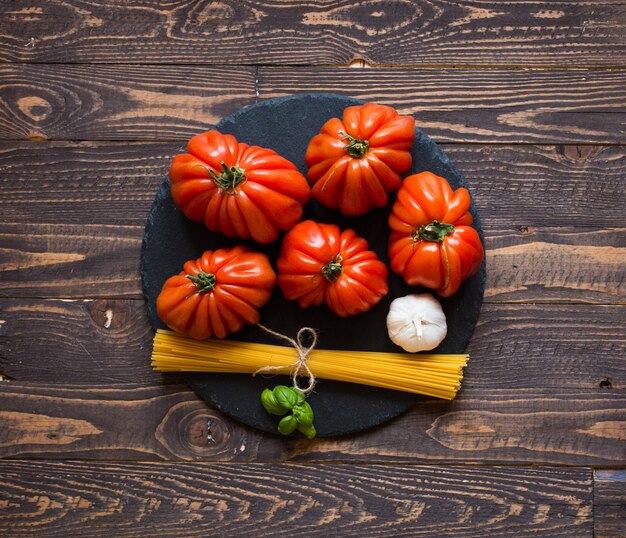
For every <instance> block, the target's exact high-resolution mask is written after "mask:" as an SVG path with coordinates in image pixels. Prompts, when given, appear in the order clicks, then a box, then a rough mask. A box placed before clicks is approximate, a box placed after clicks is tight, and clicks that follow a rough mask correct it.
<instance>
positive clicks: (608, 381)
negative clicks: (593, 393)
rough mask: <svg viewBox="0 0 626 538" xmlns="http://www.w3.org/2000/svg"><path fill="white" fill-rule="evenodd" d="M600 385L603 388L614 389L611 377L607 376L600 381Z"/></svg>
mask: <svg viewBox="0 0 626 538" xmlns="http://www.w3.org/2000/svg"><path fill="white" fill-rule="evenodd" d="M598 386H599V387H600V388H601V389H612V388H613V383H611V378H609V377H605V378H604V379H603V380H602V381H600V383H599V384H598Z"/></svg>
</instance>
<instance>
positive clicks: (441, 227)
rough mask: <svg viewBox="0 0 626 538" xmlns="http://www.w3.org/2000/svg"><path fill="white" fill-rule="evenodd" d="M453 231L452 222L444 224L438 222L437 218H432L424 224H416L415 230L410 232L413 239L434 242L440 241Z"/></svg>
mask: <svg viewBox="0 0 626 538" xmlns="http://www.w3.org/2000/svg"><path fill="white" fill-rule="evenodd" d="M452 232H454V226H453V225H452V224H446V223H444V222H439V221H438V220H433V221H432V222H431V223H430V224H428V225H426V226H418V227H417V228H416V229H415V231H414V232H413V233H412V234H411V237H413V241H421V240H422V239H423V240H424V241H434V242H436V243H441V242H443V240H444V239H445V237H446V235H449V234H451V233H452Z"/></svg>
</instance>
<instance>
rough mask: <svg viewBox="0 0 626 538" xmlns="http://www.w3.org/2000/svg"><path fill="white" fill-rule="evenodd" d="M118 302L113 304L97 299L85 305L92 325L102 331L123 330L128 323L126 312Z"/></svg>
mask: <svg viewBox="0 0 626 538" xmlns="http://www.w3.org/2000/svg"><path fill="white" fill-rule="evenodd" d="M122 304H123V303H120V302H119V301H118V302H116V303H115V304H113V303H111V302H110V301H107V300H106V299H98V300H95V301H90V302H89V303H87V305H88V306H87V308H88V309H89V315H90V316H91V319H93V321H94V323H95V324H96V325H98V326H99V327H102V328H103V329H108V330H114V329H119V328H124V327H125V325H126V322H127V321H128V319H127V318H128V312H127V311H126V309H125V308H122V307H121V305H122Z"/></svg>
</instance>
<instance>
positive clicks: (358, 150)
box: [339, 131, 370, 159]
mask: <svg viewBox="0 0 626 538" xmlns="http://www.w3.org/2000/svg"><path fill="white" fill-rule="evenodd" d="M339 134H340V135H341V137H342V138H345V139H346V140H348V145H346V146H344V147H343V149H345V150H347V151H348V155H350V157H355V158H356V159H359V158H361V157H363V155H365V154H366V153H367V152H368V151H369V149H370V143H369V142H368V141H367V140H359V139H358V138H354V137H353V136H350V135H349V134H348V133H344V132H343V131H339Z"/></svg>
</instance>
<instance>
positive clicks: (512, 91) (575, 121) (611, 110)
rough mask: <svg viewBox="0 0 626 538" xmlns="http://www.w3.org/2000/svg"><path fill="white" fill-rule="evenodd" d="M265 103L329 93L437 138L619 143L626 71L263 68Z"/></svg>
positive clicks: (261, 86) (260, 79) (625, 101)
mask: <svg viewBox="0 0 626 538" xmlns="http://www.w3.org/2000/svg"><path fill="white" fill-rule="evenodd" d="M257 78H258V92H259V96H260V98H261V99H268V98H273V97H280V96H283V95H288V94H294V93H309V92H328V93H338V94H344V95H350V96H352V97H356V98H359V99H363V100H367V101H374V102H377V103H381V104H388V105H391V106H393V107H395V108H397V109H398V110H399V111H400V112H401V113H403V114H412V115H414V116H415V119H416V120H417V126H418V127H420V128H422V129H424V130H425V131H426V132H427V133H428V134H429V135H430V136H431V137H433V138H434V139H435V140H437V141H445V142H494V143H502V142H516V143H527V142H540V143H560V142H562V143H580V144H589V143H591V142H594V143H615V144H622V143H623V142H624V134H625V133H626V128H625V124H626V118H625V112H626V72H625V71H586V70H580V71H578V70H577V71H563V70H502V69H499V70H490V69H478V70H466V69H440V70H439V69H437V70H434V69H431V70H425V69H402V70H400V69H340V68H317V69H313V68H306V67H302V68H297V67H294V68H289V69H287V68H278V67H276V68H274V67H260V68H259V72H258V77H257Z"/></svg>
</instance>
